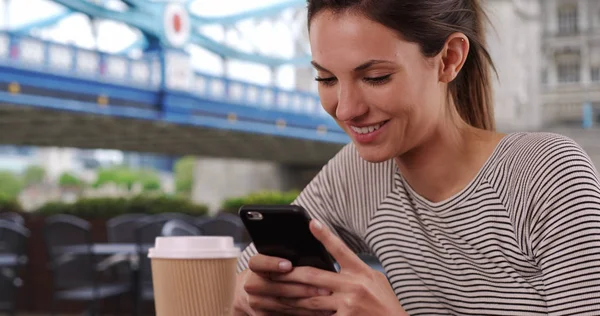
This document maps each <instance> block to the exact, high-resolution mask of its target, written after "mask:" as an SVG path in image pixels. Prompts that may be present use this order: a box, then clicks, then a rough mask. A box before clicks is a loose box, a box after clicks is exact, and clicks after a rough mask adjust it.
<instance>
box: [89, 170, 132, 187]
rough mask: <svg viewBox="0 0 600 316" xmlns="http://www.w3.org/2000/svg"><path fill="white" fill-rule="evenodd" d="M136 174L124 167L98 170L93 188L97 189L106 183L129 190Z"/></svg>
mask: <svg viewBox="0 0 600 316" xmlns="http://www.w3.org/2000/svg"><path fill="white" fill-rule="evenodd" d="M135 180H136V174H135V172H134V171H133V170H131V169H129V168H126V167H112V168H106V169H100V170H99V171H98V177H97V179H96V182H95V183H94V187H96V188H98V187H101V186H103V185H105V184H108V183H113V184H116V185H117V186H120V187H125V188H127V190H131V189H132V188H133V185H134V184H135V182H136V181H135Z"/></svg>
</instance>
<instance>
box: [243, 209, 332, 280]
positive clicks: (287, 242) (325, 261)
mask: <svg viewBox="0 0 600 316" xmlns="http://www.w3.org/2000/svg"><path fill="white" fill-rule="evenodd" d="M238 213H239V216H240V217H241V219H242V221H243V223H244V226H245V227H246V230H247V231H248V234H249V235H250V237H251V238H252V241H253V242H254V246H255V247H256V250H258V252H259V253H260V254H263V255H266V256H271V257H278V258H283V259H287V260H289V261H290V262H291V263H292V266H294V267H298V266H311V267H315V268H318V269H323V270H327V271H332V272H337V269H336V267H337V265H336V263H335V261H334V260H333V257H332V256H331V255H330V254H329V253H328V252H327V250H326V249H325V246H323V244H321V242H320V241H318V240H317V239H316V238H315V237H314V236H313V234H312V233H311V232H310V229H309V226H308V225H309V223H310V220H311V219H310V215H309V214H308V212H306V210H305V209H304V208H303V207H301V206H297V205H244V206H242V207H241V208H240V210H239V212H238Z"/></svg>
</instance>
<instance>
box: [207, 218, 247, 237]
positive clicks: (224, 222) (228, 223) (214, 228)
mask: <svg viewBox="0 0 600 316" xmlns="http://www.w3.org/2000/svg"><path fill="white" fill-rule="evenodd" d="M200 230H201V231H202V234H203V235H206V236H231V237H233V240H234V241H235V242H241V241H242V239H243V235H244V230H245V228H244V225H243V223H242V222H241V220H239V221H238V220H234V219H231V218H228V217H216V218H213V219H211V220H210V221H207V222H205V223H203V224H201V225H200Z"/></svg>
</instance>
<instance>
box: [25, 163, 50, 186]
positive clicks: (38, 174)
mask: <svg viewBox="0 0 600 316" xmlns="http://www.w3.org/2000/svg"><path fill="white" fill-rule="evenodd" d="M45 177H46V170H45V169H44V168H43V167H41V166H35V165H34V166H29V167H27V169H25V171H24V172H23V182H24V185H25V186H26V187H29V186H32V185H36V184H40V183H42V182H43V181H44V178H45Z"/></svg>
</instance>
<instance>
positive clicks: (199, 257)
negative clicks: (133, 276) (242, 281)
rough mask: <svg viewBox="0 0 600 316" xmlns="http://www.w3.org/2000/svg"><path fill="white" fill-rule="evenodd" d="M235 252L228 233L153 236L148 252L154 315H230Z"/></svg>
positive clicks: (236, 252)
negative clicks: (154, 237) (221, 234)
mask: <svg viewBox="0 0 600 316" xmlns="http://www.w3.org/2000/svg"><path fill="white" fill-rule="evenodd" d="M239 255H240V249H239V248H236V247H235V246H234V243H233V238H232V237H213V236H194V237H191V236H186V237H183V236H182V237H157V238H156V242H155V245H154V248H151V249H150V250H149V254H148V257H150V259H151V264H152V282H153V286H154V304H155V308H156V315H158V316H204V315H206V316H231V315H233V298H234V291H235V278H236V264H237V258H238V256H239Z"/></svg>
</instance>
